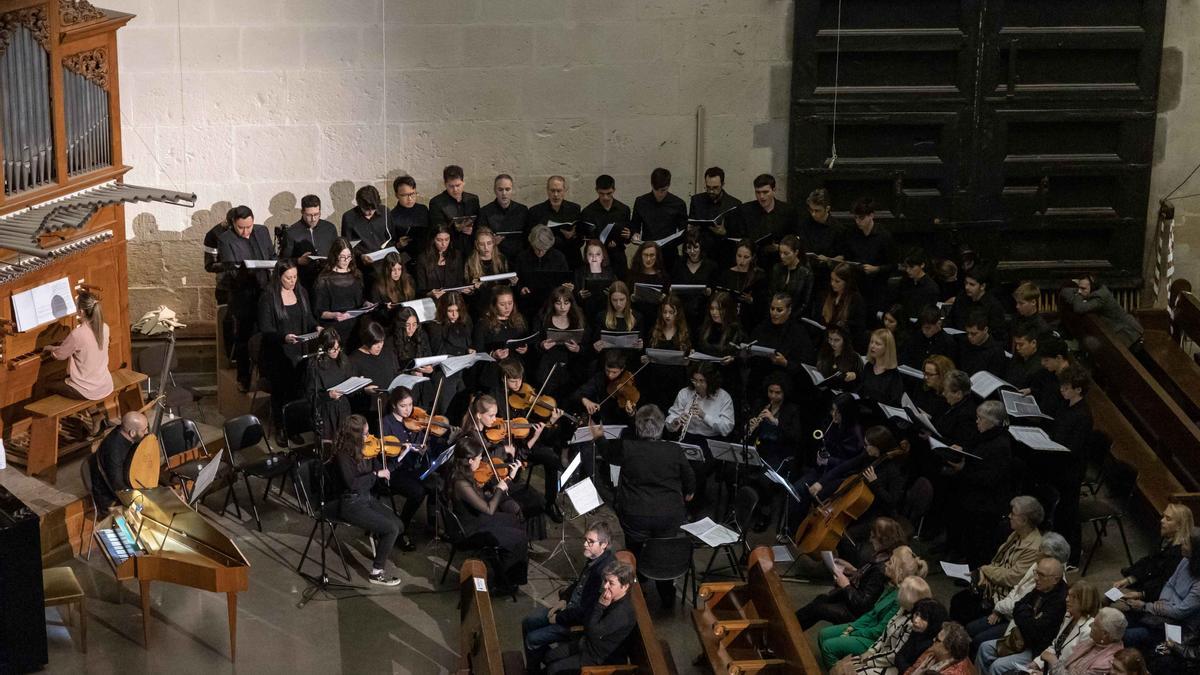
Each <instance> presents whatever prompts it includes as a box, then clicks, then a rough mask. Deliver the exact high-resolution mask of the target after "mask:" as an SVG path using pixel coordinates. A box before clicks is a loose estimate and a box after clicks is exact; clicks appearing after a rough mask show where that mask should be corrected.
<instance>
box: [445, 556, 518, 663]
mask: <svg viewBox="0 0 1200 675" xmlns="http://www.w3.org/2000/svg"><path fill="white" fill-rule="evenodd" d="M487 578H488V573H487V566H486V565H484V564H483V561H482V560H478V559H475V558H471V559H469V560H467V561H466V562H464V563H463V565H462V569H461V570H460V571H459V573H458V588H459V600H458V609H459V619H460V622H461V628H460V629H459V648H458V664H457V669H456V672H458V673H460V675H468V674H471V675H523V674H524V672H525V658H524V656H522V654H521V652H519V651H516V652H514V651H508V652H504V651H501V649H500V637H499V635H498V634H497V633H496V617H495V615H493V614H492V596H491V595H489V594H488V588H487Z"/></svg>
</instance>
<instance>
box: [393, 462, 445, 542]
mask: <svg viewBox="0 0 1200 675" xmlns="http://www.w3.org/2000/svg"><path fill="white" fill-rule="evenodd" d="M433 485H434V483H433V479H427V480H424V481H422V480H421V474H420V473H416V472H413V471H408V470H397V471H393V472H392V479H391V481H390V483H389V487H390V488H391V490H392V494H397V495H401V496H403V497H404V506H403V507H401V508H400V522H401V523H402V524H403V525H404V528H405V529H406V530H407V529H409V523H411V522H412V519H413V516H415V515H416V514H417V509H420V508H421V504H424V503H425V500H426V499H427V498H428V497H429V495H431V494H433V489H434V487H433Z"/></svg>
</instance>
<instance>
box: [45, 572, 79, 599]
mask: <svg viewBox="0 0 1200 675" xmlns="http://www.w3.org/2000/svg"><path fill="white" fill-rule="evenodd" d="M42 593H43V594H44V595H45V596H46V604H47V605H55V604H61V603H64V602H68V601H70V600H74V599H76V598H82V597H83V587H82V586H80V585H79V580H78V579H76V578H75V572H74V571H73V570H72V569H71V568H70V567H51V568H48V569H44V570H42Z"/></svg>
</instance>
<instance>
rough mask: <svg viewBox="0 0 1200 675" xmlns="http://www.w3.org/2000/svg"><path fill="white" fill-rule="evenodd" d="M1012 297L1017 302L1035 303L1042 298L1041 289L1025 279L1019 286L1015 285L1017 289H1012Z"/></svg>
mask: <svg viewBox="0 0 1200 675" xmlns="http://www.w3.org/2000/svg"><path fill="white" fill-rule="evenodd" d="M1012 297H1013V300H1016V301H1017V302H1021V301H1024V302H1032V303H1035V304H1036V303H1037V302H1038V301H1039V300H1041V299H1042V291H1041V289H1039V288H1038V287H1037V285H1036V284H1034V283H1033V282H1031V281H1025V282H1022V283H1021V285H1020V286H1017V290H1015V291H1013V294H1012Z"/></svg>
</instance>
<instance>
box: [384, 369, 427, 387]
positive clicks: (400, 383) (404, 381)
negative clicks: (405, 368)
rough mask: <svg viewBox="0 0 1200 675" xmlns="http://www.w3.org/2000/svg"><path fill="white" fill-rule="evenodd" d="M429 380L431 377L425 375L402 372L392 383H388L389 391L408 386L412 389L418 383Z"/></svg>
mask: <svg viewBox="0 0 1200 675" xmlns="http://www.w3.org/2000/svg"><path fill="white" fill-rule="evenodd" d="M428 381H429V378H428V377H425V376H424V375H409V374H408V373H400V374H399V375H397V376H396V377H395V379H393V380H392V383H391V384H389V385H388V391H391V390H393V389H395V388H396V387H408V388H409V389H412V388H413V387H415V386H417V385H418V384H421V383H422V382H428Z"/></svg>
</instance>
